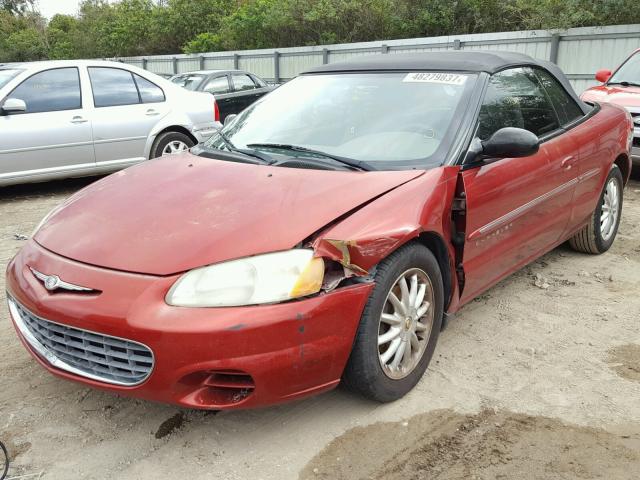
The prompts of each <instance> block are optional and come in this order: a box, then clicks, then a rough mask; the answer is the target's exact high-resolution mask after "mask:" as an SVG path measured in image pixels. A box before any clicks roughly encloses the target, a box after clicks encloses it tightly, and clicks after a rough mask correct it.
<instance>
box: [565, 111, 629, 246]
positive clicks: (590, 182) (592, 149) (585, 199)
mask: <svg viewBox="0 0 640 480" xmlns="http://www.w3.org/2000/svg"><path fill="white" fill-rule="evenodd" d="M631 126H632V124H631V121H630V119H629V114H628V113H627V112H626V110H624V109H623V108H622V107H618V106H616V105H611V104H602V105H600V110H599V111H597V112H596V113H595V114H593V115H592V116H591V117H590V118H588V119H587V120H586V121H585V122H583V123H581V124H580V125H578V126H576V127H574V128H573V129H571V130H570V131H569V134H570V135H571V136H572V137H573V138H574V139H575V140H576V142H577V144H578V145H579V147H578V155H579V163H578V169H579V171H578V180H579V181H578V183H577V186H576V191H575V194H574V208H573V214H572V219H571V222H570V225H573V227H574V228H573V231H575V230H578V229H580V228H582V227H583V226H584V225H585V224H586V222H587V221H588V220H589V218H590V216H591V214H592V213H593V211H594V210H595V208H596V204H597V202H598V199H599V198H600V193H601V191H602V188H603V186H604V182H605V180H606V178H607V175H608V174H609V171H610V170H611V166H612V165H613V163H614V162H615V161H616V159H619V161H620V162H623V163H624V164H626V166H627V168H626V172H625V171H624V170H623V175H624V174H625V173H627V175H628V172H630V170H631V163H630V159H629V151H628V145H627V142H628V138H629V137H628V136H629V131H630V129H631ZM626 180H627V179H626V178H625V181H626ZM573 231H572V232H570V233H573Z"/></svg>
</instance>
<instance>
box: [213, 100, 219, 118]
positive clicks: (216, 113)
mask: <svg viewBox="0 0 640 480" xmlns="http://www.w3.org/2000/svg"><path fill="white" fill-rule="evenodd" d="M213 117H214V120H215V121H216V122H219V121H220V109H219V108H218V102H216V101H215V100H214V101H213Z"/></svg>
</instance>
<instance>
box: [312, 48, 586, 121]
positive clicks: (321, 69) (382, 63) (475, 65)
mask: <svg viewBox="0 0 640 480" xmlns="http://www.w3.org/2000/svg"><path fill="white" fill-rule="evenodd" d="M524 65H529V66H536V67H542V68H544V69H545V70H547V71H548V72H549V73H551V74H552V75H553V76H554V77H555V78H556V79H557V80H558V81H559V82H560V83H561V84H562V86H563V87H564V88H565V90H566V91H567V92H568V93H569V94H570V95H571V96H572V97H573V99H574V100H575V101H576V102H577V103H578V105H580V108H581V109H582V111H583V112H584V113H585V114H586V113H588V112H589V111H590V110H591V107H589V106H588V105H587V104H585V103H584V102H582V101H581V100H580V98H579V97H578V95H576V92H575V91H574V90H573V87H572V86H571V83H569V80H568V79H567V77H566V76H565V74H564V73H563V72H562V70H560V68H559V67H558V66H557V65H556V64H554V63H552V62H547V61H544V60H536V59H534V58H532V57H530V56H529V55H524V54H522V53H515V52H489V51H466V52H465V51H445V52H424V53H391V54H386V55H381V54H378V55H369V56H366V57H359V58H355V59H353V60H349V61H347V62H338V63H329V64H326V65H321V66H318V67H314V68H311V69H309V70H307V71H305V72H303V75H304V74H310V73H311V74H312V73H331V72H335V73H348V72H351V73H353V72H367V71H377V72H379V71H424V70H432V71H444V72H486V73H489V74H492V73H495V72H497V71H500V70H503V69H505V68H507V67H515V66H524Z"/></svg>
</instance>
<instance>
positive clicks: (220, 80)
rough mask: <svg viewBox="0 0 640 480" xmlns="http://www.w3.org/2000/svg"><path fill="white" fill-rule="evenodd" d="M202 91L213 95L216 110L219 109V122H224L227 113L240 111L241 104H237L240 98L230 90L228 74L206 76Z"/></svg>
mask: <svg viewBox="0 0 640 480" xmlns="http://www.w3.org/2000/svg"><path fill="white" fill-rule="evenodd" d="M202 91H203V92H207V93H210V94H212V95H213V96H214V97H215V99H216V103H217V104H218V110H219V111H220V121H221V122H224V119H225V118H227V115H231V114H232V113H238V112H240V111H242V108H241V106H240V105H239V104H238V102H239V101H240V100H239V99H238V98H237V95H235V94H234V93H233V92H232V91H231V85H230V83H229V75H227V74H226V73H225V74H221V75H215V76H211V77H210V78H208V79H207V80H206V82H205V84H204V87H203V88H202Z"/></svg>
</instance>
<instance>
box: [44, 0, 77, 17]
mask: <svg viewBox="0 0 640 480" xmlns="http://www.w3.org/2000/svg"><path fill="white" fill-rule="evenodd" d="M37 3H38V9H39V10H40V13H41V14H42V16H43V17H46V18H48V19H51V17H53V16H54V15H55V14H56V13H64V14H65V15H75V14H76V13H78V3H80V2H79V0H38V2H37Z"/></svg>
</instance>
